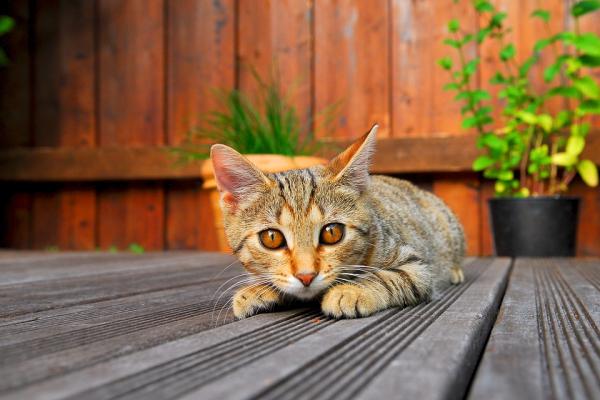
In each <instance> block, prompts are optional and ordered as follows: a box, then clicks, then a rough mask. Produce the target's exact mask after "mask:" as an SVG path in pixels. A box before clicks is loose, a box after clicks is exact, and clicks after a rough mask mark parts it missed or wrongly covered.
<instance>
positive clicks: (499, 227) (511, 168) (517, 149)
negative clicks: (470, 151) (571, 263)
mask: <svg viewBox="0 0 600 400" xmlns="http://www.w3.org/2000/svg"><path fill="white" fill-rule="evenodd" d="M471 3H472V5H473V7H474V9H475V11H476V13H477V15H478V17H479V20H480V21H483V23H482V24H481V26H480V28H479V29H478V30H477V31H474V32H467V31H465V30H464V29H462V28H461V25H460V22H459V21H458V20H456V19H453V20H451V21H450V22H449V23H448V31H449V34H448V37H447V38H446V39H445V40H444V43H445V44H447V45H448V46H450V47H451V48H453V49H454V50H455V51H456V52H457V59H458V63H457V65H455V63H454V62H453V61H452V59H451V58H449V57H444V58H442V59H441V60H439V64H440V66H441V67H442V68H443V69H445V70H447V71H448V72H449V73H450V82H449V83H448V84H446V85H445V89H446V90H451V91H455V92H456V93H457V94H456V97H455V99H456V100H457V101H460V102H462V104H463V107H462V114H463V121H462V126H463V128H466V129H475V130H476V131H477V134H478V137H477V147H478V148H479V149H481V150H482V151H483V154H482V155H481V156H479V157H478V158H477V159H476V160H475V161H474V162H473V169H474V170H475V171H483V176H484V177H485V178H488V179H492V180H494V181H495V186H494V188H495V195H496V198H494V199H491V200H490V202H489V206H490V211H491V219H492V221H491V222H492V229H493V233H494V244H495V249H496V253H497V254H498V255H502V256H573V255H574V253H575V238H576V231H577V229H576V228H577V215H578V203H579V199H577V198H574V197H570V196H568V195H567V193H568V188H569V184H570V183H571V182H572V180H573V179H574V178H575V177H576V176H577V175H579V176H580V177H581V179H582V180H583V181H584V182H585V183H586V184H588V185H589V186H596V185H597V184H598V171H597V168H596V165H595V164H594V163H593V162H592V161H591V160H586V159H582V157H581V154H582V151H583V149H584V147H585V143H586V137H587V136H588V134H589V131H590V119H591V117H592V116H593V115H595V114H600V87H599V86H598V83H597V82H596V80H595V79H594V77H593V75H592V70H593V69H594V68H597V67H598V66H600V38H598V36H597V35H595V34H594V33H589V32H581V31H580V24H579V18H580V17H582V16H584V15H586V14H588V13H591V12H596V11H597V10H598V9H600V1H596V0H593V1H591V0H585V1H578V2H576V3H575V4H573V6H572V7H571V9H570V14H571V16H572V17H573V18H574V23H573V24H572V26H573V30H571V31H562V32H558V33H555V34H550V33H549V32H547V37H543V38H541V39H540V40H538V41H537V42H536V43H535V46H534V48H533V49H532V51H531V54H529V55H528V57H527V58H525V59H524V61H522V62H520V63H519V62H517V61H516V57H515V56H516V54H515V53H516V50H515V46H514V44H512V43H510V41H508V33H509V32H510V29H509V28H507V27H506V26H505V23H504V22H505V18H506V13H504V12H501V11H499V10H498V9H496V8H495V7H494V5H493V4H492V3H491V2H489V1H487V0H472V1H471ZM531 18H539V19H540V20H541V21H543V22H544V23H545V25H546V27H548V21H549V20H550V18H551V15H550V13H549V12H548V11H546V10H536V11H535V12H533V13H532V15H531ZM547 30H548V29H547ZM491 41H494V42H496V43H497V46H498V48H499V53H498V55H497V59H498V65H499V69H498V71H496V73H495V74H493V76H492V78H491V79H490V84H492V85H496V86H497V87H498V91H497V94H496V95H495V96H494V98H493V97H492V95H491V94H490V92H489V91H487V90H484V89H482V88H481V87H478V85H477V84H476V83H475V79H474V78H475V76H476V73H477V71H478V69H479V66H480V59H479V57H478V56H477V55H475V56H473V55H472V53H469V52H467V51H466V48H467V47H468V46H478V47H480V46H481V45H482V44H483V43H485V42H491ZM543 52H547V54H549V55H550V56H551V60H552V63H551V64H550V65H549V66H548V67H546V68H545V69H544V70H543V81H544V87H543V89H542V90H537V91H536V90H534V85H533V84H532V77H533V76H534V71H535V69H534V68H533V67H534V66H536V65H538V64H539V60H540V55H541V54H542V53H543ZM476 54H480V52H476ZM554 98H561V99H563V103H562V104H563V107H561V109H559V110H552V109H551V108H550V107H549V104H548V103H549V102H550V101H552V99H554ZM494 101H495V102H494ZM494 104H495V105H497V106H499V107H501V112H500V113H496V114H494V112H493V111H494V110H493V106H494ZM497 114H500V117H498V118H495V117H494V115H497ZM498 126H499V127H498Z"/></svg>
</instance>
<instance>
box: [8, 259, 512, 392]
mask: <svg viewBox="0 0 600 400" xmlns="http://www.w3.org/2000/svg"><path fill="white" fill-rule="evenodd" d="M483 265H484V264H478V266H470V267H468V268H467V283H465V285H462V286H458V287H451V288H449V289H448V291H446V292H445V293H444V294H442V296H441V298H440V299H439V300H436V301H434V302H432V303H429V304H425V305H421V306H418V307H414V308H409V309H405V310H402V311H398V310H390V311H387V312H384V313H381V314H378V315H376V316H374V317H371V318H367V319H356V320H343V321H337V322H333V321H331V320H328V319H327V318H323V317H319V316H318V313H314V314H313V313H311V312H310V311H309V312H308V313H304V314H300V315H298V316H297V317H295V318H294V317H292V319H290V317H291V316H290V314H284V315H283V316H278V315H272V314H263V315H259V316H257V317H254V318H250V319H247V320H244V321H240V322H236V323H234V324H230V325H228V327H227V331H226V330H225V329H224V328H219V329H217V330H214V331H208V332H203V333H200V334H198V335H194V336H190V337H189V338H185V339H181V340H179V341H176V342H172V343H166V344H163V345H161V346H158V347H155V348H152V349H148V350H145V351H142V352H140V353H137V354H132V355H128V356H126V357H124V358H122V359H115V360H114V361H108V362H106V363H101V364H98V365H96V366H91V367H90V368H89V369H84V370H82V371H78V372H73V373H71V374H69V375H67V376H65V377H57V378H54V379H52V380H49V381H46V382H40V383H39V384H37V385H34V386H32V387H31V388H29V389H28V388H24V389H23V390H22V391H19V392H15V393H13V395H25V394H27V396H28V397H32V396H33V397H32V398H36V397H39V396H40V395H42V394H43V395H44V396H46V397H47V398H57V397H62V396H65V395H67V394H69V395H74V396H75V395H76V396H79V397H81V396H83V397H85V398H90V399H92V398H105V397H110V396H122V395H124V394H125V393H126V394H127V396H133V397H138V396H141V397H144V396H148V395H151V396H159V397H160V396H163V397H164V396H181V395H184V394H187V395H188V396H190V398H194V397H195V398H198V397H202V396H204V397H203V398H215V396H217V397H219V398H222V396H226V397H228V398H247V397H252V396H253V395H260V396H262V397H265V396H266V397H269V396H270V395H273V396H275V397H278V398H281V393H279V391H282V393H284V394H286V393H288V392H289V395H290V396H292V393H295V391H296V390H302V391H305V390H309V391H310V390H312V388H313V386H315V388H316V387H317V386H318V387H320V386H321V382H320V380H323V379H324V380H328V379H334V381H333V384H331V383H328V384H327V385H329V386H327V387H334V386H335V385H336V384H337V383H338V382H337V379H340V376H338V374H337V373H331V374H329V373H327V371H328V369H329V368H330V367H334V366H335V365H334V364H337V363H339V362H342V364H344V365H347V366H346V367H344V368H350V372H352V371H355V372H356V373H357V374H359V375H358V376H362V375H363V374H364V371H365V367H364V365H363V364H364V363H369V362H370V359H369V357H368V355H369V354H371V352H370V351H369V349H371V348H378V346H377V344H376V343H371V344H369V343H365V342H366V341H368V340H371V341H372V340H375V341H380V342H381V343H382V345H384V346H385V345H389V342H390V336H389V334H388V333H389V329H392V328H394V327H395V329H399V334H398V335H397V336H398V337H403V338H404V340H405V342H404V344H403V346H404V347H406V346H407V345H408V347H407V349H408V350H409V349H410V348H411V347H410V343H412V342H413V341H414V340H417V339H416V336H417V335H418V334H419V333H420V332H421V331H424V332H428V331H429V330H431V329H433V326H434V324H436V323H438V322H437V321H438V320H439V319H440V318H443V315H444V314H443V312H444V311H445V312H450V313H451V314H452V315H453V316H454V315H457V314H460V313H462V312H463V311H465V310H464V309H463V308H464V307H465V304H467V305H470V306H469V307H471V308H469V310H471V312H472V314H467V317H466V318H465V319H467V320H469V321H473V323H474V324H475V325H476V327H482V326H484V323H482V322H479V323H477V318H476V317H478V316H479V315H481V313H482V312H483V311H484V310H486V309H487V308H485V307H488V308H493V301H492V300H498V298H499V297H498V296H499V294H500V293H499V290H498V289H500V287H501V286H502V284H503V283H504V282H505V279H506V272H507V266H508V264H507V263H506V262H505V263H502V262H499V264H495V265H494V266H492V267H488V268H487V269H484V268H483ZM481 293H485V294H486V295H487V297H486V300H484V301H482V302H480V303H477V302H474V301H473V298H475V297H479V296H481ZM490 293H491V294H490ZM463 295H464V296H467V298H466V299H465V300H464V301H462V303H460V302H461V296H463ZM481 303H483V304H481ZM459 304H463V305H462V306H459ZM474 304H477V305H474ZM456 307H458V308H456ZM478 307H483V308H482V309H479V308H478ZM477 312H479V314H478V313H477ZM440 315H441V316H440ZM490 315H491V314H490ZM282 317H283V318H282ZM257 320H262V321H261V323H260V324H257ZM488 320H489V319H486V320H485V321H487V322H489V321H488ZM266 322H270V323H266ZM273 324H275V325H273ZM463 325H465V326H466V325H468V324H463ZM248 326H251V327H252V329H247V327H248ZM259 327H260V328H259ZM257 328H258V329H257ZM239 329H242V332H240V331H239ZM465 329H467V330H468V331H469V332H477V329H473V328H472V327H469V328H465ZM436 330H437V329H436ZM220 332H222V333H220ZM232 332H236V333H237V334H232ZM244 332H245V333H244ZM402 332H404V333H403V334H402ZM211 333H212V335H211ZM222 334H223V335H224V336H221V335H222ZM483 336H484V335H483ZM456 337H457V340H458V338H460V337H462V336H461V335H459V334H457V335H456ZM369 338H372V339H369ZM183 343H185V345H183ZM461 343H467V340H466V339H465V340H463V341H462V342H461ZM372 346H374V347H372ZM395 346H397V345H395ZM346 347H348V348H346ZM401 347H402V346H401ZM355 348H357V351H358V355H356V356H350V355H349V353H351V352H354V350H353V349H355ZM457 349H460V346H458V347H457ZM463 350H464V349H463ZM365 351H366V353H365ZM456 351H457V353H452V354H451V356H453V357H457V355H456V354H462V353H460V352H459V350H456ZM398 353H402V348H400V349H396V350H395V351H391V352H390V354H398ZM348 357H350V358H348ZM376 357H379V355H377V356H376ZM349 360H354V361H355V362H354V363H352V364H349V365H348V362H349ZM322 363H325V364H324V365H323V366H320V367H319V365H320V364H322ZM317 364H318V365H317ZM354 364H356V365H354ZM123 365H127V366H129V368H123V367H122V366H123ZM384 365H386V366H387V365H389V364H387V362H384ZM100 371H104V373H99V372H100ZM109 371H110V372H109ZM107 373H108V374H109V375H110V376H106V374H107ZM300 375H302V376H301V378H302V379H303V381H304V380H306V379H309V380H312V379H316V383H314V384H310V385H308V386H307V385H303V384H302V385H299V384H297V383H296V382H295V381H296V379H297V377H299V376H300ZM330 375H331V376H330ZM348 376H352V377H354V375H353V374H352V373H349V374H348ZM84 377H86V378H85V379H83V378H84ZM215 379H216V380H215ZM341 379H342V380H345V379H346V375H345V374H342V375H341ZM352 379H357V377H354V378H352ZM225 381H226V382H227V384H226V385H225V384H223V382H225ZM273 382H278V384H277V385H276V386H271V385H272V384H273ZM327 382H328V381H327ZM325 383H326V382H325ZM367 383H368V382H367ZM288 386H289V387H288ZM327 387H326V389H327ZM315 390H316V389H315ZM334 392H335V390H334ZM303 393H304V392H303ZM206 396H208V397H206ZM284 397H285V396H284ZM292 397H293V396H292Z"/></svg>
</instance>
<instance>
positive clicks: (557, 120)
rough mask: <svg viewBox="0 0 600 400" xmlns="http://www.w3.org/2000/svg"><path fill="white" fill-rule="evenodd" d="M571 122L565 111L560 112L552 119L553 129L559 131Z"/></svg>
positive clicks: (568, 114)
mask: <svg viewBox="0 0 600 400" xmlns="http://www.w3.org/2000/svg"><path fill="white" fill-rule="evenodd" d="M570 120H571V115H570V113H569V112H568V111H567V110H561V111H559V112H558V114H556V117H554V128H555V129H560V128H562V127H564V126H565V125H566V124H567V123H569V121H570Z"/></svg>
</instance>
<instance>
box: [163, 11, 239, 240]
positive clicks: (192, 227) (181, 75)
mask: <svg viewBox="0 0 600 400" xmlns="http://www.w3.org/2000/svg"><path fill="white" fill-rule="evenodd" d="M234 11H235V10H234V2H233V1H232V0H226V1H215V2H208V1H188V0H185V1H170V2H167V3H166V13H167V28H166V29H167V43H166V47H167V60H166V62H167V67H166V68H167V93H166V95H167V105H166V107H167V116H166V118H167V143H168V144H171V145H179V144H181V143H182V142H183V141H184V140H185V139H186V138H188V135H189V133H190V131H192V130H193V129H194V128H197V127H198V126H199V124H200V123H201V119H202V116H203V115H204V114H206V113H208V112H210V111H212V110H214V109H216V108H218V107H219V103H218V101H217V99H216V96H215V93H214V90H216V89H220V90H227V89H231V88H233V86H234V81H235V57H234V34H235V13H234ZM204 21H209V22H208V23H205V22H204ZM171 169H174V170H175V169H177V167H176V166H174V165H171ZM191 169H192V170H194V171H196V172H197V173H199V172H200V165H199V164H196V165H194V166H191ZM202 196H203V194H202V193H201V188H200V182H199V181H198V180H195V181H190V182H181V183H172V184H171V183H170V184H167V185H165V213H166V215H165V229H166V233H165V244H164V245H165V247H166V248H169V249H194V248H204V249H206V250H210V249H211V248H210V247H209V248H207V247H202V246H201V243H202V242H203V241H206V240H205V238H204V236H212V229H211V228H210V227H211V226H213V225H214V222H213V221H212V219H206V218H203V216H204V215H206V212H207V211H210V209H206V208H204V207H203V206H202V200H201V197H202Z"/></svg>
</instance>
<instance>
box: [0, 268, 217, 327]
mask: <svg viewBox="0 0 600 400" xmlns="http://www.w3.org/2000/svg"><path fill="white" fill-rule="evenodd" d="M158 264H159V266H158V267H157V268H152V264H150V263H148V265H147V267H146V268H145V269H144V268H136V269H133V270H127V269H125V270H122V271H113V272H105V273H98V274H94V275H83V276H77V274H74V275H75V276H73V277H64V276H63V277H60V278H55V279H50V280H44V281H34V282H25V283H18V284H13V285H7V286H2V287H0V317H1V318H9V317H10V318H14V317H17V316H21V315H23V314H28V313H32V312H37V311H43V310H50V309H57V308H62V307H67V306H72V305H78V304H87V303H93V302H98V301H102V300H109V299H116V298H121V297H125V296H132V295H135V294H140V293H148V292H153V291H157V290H165V289H171V288H177V287H185V286H191V285H194V284H198V283H201V282H204V281H208V280H210V278H211V276H213V277H214V275H216V274H218V272H220V271H219V270H217V269H215V270H213V271H214V272H213V271H208V268H207V267H198V266H197V264H198V262H197V261H196V260H195V258H190V259H188V262H187V263H182V265H180V266H177V264H176V262H174V261H170V260H162V261H159V263H158ZM216 265H223V264H222V261H221V262H220V263H218V264H216ZM207 271H208V272H207Z"/></svg>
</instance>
